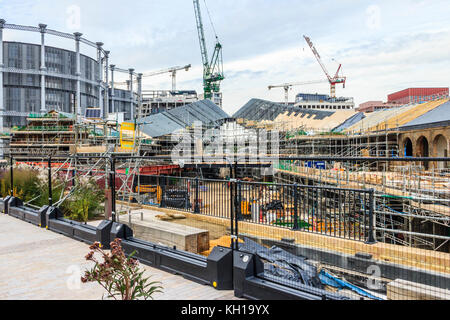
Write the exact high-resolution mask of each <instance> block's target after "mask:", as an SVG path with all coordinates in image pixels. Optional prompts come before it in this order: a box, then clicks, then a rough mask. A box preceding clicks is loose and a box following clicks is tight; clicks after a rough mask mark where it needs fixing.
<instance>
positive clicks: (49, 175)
mask: <svg viewBox="0 0 450 320" xmlns="http://www.w3.org/2000/svg"><path fill="white" fill-rule="evenodd" d="M47 166H48V168H47V169H48V205H49V206H50V207H51V206H52V205H53V194H52V157H51V156H49V157H48V163H47Z"/></svg>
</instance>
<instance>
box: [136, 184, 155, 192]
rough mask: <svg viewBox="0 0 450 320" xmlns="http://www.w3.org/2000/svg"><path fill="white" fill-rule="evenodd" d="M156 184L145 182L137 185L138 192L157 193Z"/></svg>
mask: <svg viewBox="0 0 450 320" xmlns="http://www.w3.org/2000/svg"><path fill="white" fill-rule="evenodd" d="M156 189H157V187H156V186H152V185H148V184H143V185H140V186H136V192H138V193H155V192H156V191H157V190H156Z"/></svg>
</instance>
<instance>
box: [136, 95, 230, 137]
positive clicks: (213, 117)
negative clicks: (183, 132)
mask: <svg viewBox="0 0 450 320" xmlns="http://www.w3.org/2000/svg"><path fill="white" fill-rule="evenodd" d="M229 117H230V116H229V115H228V114H226V113H225V111H223V110H222V109H221V108H220V107H219V106H217V105H216V104H214V103H213V102H212V101H211V100H201V101H197V102H194V103H191V104H188V105H185V106H182V107H178V108H174V109H172V110H169V111H166V112H162V113H158V114H154V115H150V116H148V117H145V118H142V119H141V120H140V121H138V123H140V124H143V125H142V126H141V129H140V130H141V131H142V132H143V133H145V134H146V135H148V136H150V137H161V136H164V135H167V134H171V133H173V132H175V131H176V130H179V129H183V128H186V127H189V126H192V125H193V124H194V122H196V121H200V122H202V124H203V125H211V124H219V123H220V122H221V120H225V119H228V118H229Z"/></svg>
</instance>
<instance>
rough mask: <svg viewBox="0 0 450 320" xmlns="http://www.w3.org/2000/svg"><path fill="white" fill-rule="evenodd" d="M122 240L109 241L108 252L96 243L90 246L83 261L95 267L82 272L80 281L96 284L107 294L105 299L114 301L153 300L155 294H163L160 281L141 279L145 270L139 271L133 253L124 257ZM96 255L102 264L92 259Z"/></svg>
mask: <svg viewBox="0 0 450 320" xmlns="http://www.w3.org/2000/svg"><path fill="white" fill-rule="evenodd" d="M121 241H122V240H121V239H115V240H114V241H113V242H111V252H110V253H108V252H106V251H104V250H102V249H101V248H100V243H98V242H95V243H94V244H93V245H91V246H90V247H89V249H90V250H91V251H90V252H89V253H88V254H87V255H86V257H85V258H86V260H88V261H93V262H94V263H95V266H94V267H93V268H92V269H91V270H86V271H85V274H84V277H81V281H82V282H83V283H86V282H98V283H99V284H100V285H101V286H102V287H103V288H105V290H106V291H107V292H108V298H114V299H115V300H138V299H140V298H143V299H144V300H147V299H149V298H150V299H153V297H152V295H153V294H154V293H157V292H162V290H161V289H162V287H161V286H160V285H159V284H161V282H149V278H150V277H147V278H146V277H144V270H140V269H139V262H138V261H137V260H136V259H133V255H134V254H135V252H133V253H132V254H131V255H129V256H128V257H126V256H125V253H124V252H123V250H122V246H121ZM96 252H97V253H100V254H101V255H102V257H103V262H101V263H100V262H99V261H98V260H97V259H96V258H95V257H94V254H95V253H96Z"/></svg>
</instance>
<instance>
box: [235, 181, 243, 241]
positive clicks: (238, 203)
mask: <svg viewBox="0 0 450 320" xmlns="http://www.w3.org/2000/svg"><path fill="white" fill-rule="evenodd" d="M236 189H237V190H236V234H237V222H238V221H239V220H242V183H241V181H240V180H238V181H237V186H236Z"/></svg>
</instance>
